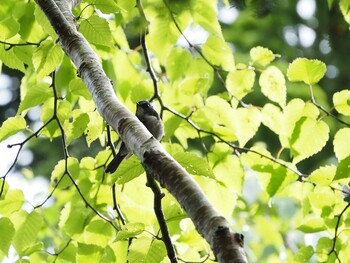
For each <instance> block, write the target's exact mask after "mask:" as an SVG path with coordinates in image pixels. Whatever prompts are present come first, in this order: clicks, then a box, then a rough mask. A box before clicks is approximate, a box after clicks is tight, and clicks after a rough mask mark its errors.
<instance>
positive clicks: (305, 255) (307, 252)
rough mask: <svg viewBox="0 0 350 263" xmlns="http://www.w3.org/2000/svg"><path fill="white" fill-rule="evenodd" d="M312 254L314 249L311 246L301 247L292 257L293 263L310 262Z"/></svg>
mask: <svg viewBox="0 0 350 263" xmlns="http://www.w3.org/2000/svg"><path fill="white" fill-rule="evenodd" d="M313 254H314V249H313V247H312V246H307V247H302V248H301V249H299V251H298V253H297V254H296V255H295V256H294V262H295V263H307V262H310V261H309V260H310V258H311V257H312V256H313Z"/></svg>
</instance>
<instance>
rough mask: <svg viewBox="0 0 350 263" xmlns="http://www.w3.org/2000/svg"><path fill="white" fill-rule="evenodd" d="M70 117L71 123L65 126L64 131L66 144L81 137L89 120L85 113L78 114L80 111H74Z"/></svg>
mask: <svg viewBox="0 0 350 263" xmlns="http://www.w3.org/2000/svg"><path fill="white" fill-rule="evenodd" d="M77 111H78V112H77ZM72 117H73V122H72V123H69V124H67V129H66V135H67V143H68V144H70V143H71V142H72V141H73V140H75V139H77V138H79V137H80V136H82V135H83V133H84V132H85V130H86V128H87V126H88V124H89V120H90V119H89V115H88V114H87V113H82V112H80V110H74V111H73V113H72Z"/></svg>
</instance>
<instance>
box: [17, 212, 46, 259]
mask: <svg viewBox="0 0 350 263" xmlns="http://www.w3.org/2000/svg"><path fill="white" fill-rule="evenodd" d="M21 220H22V223H21V224H20V225H18V226H17V225H16V224H15V225H16V233H15V236H14V240H13V246H14V247H15V248H16V251H17V252H18V253H19V254H20V255H21V254H22V252H23V251H24V250H26V249H27V248H29V247H30V246H32V245H33V243H34V242H35V240H36V237H37V235H38V233H39V230H40V229H41V225H42V223H43V219H42V218H41V216H40V215H39V214H38V213H37V212H35V211H33V212H32V213H30V214H25V212H23V214H22V219H21Z"/></svg>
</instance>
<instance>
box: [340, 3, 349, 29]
mask: <svg viewBox="0 0 350 263" xmlns="http://www.w3.org/2000/svg"><path fill="white" fill-rule="evenodd" d="M339 8H340V11H341V12H342V14H343V16H344V19H345V21H346V22H347V23H348V24H350V12H349V9H350V3H349V1H348V0H340V2H339Z"/></svg>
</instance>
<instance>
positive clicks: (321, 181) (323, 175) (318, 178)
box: [307, 166, 337, 185]
mask: <svg viewBox="0 0 350 263" xmlns="http://www.w3.org/2000/svg"><path fill="white" fill-rule="evenodd" d="M336 169H337V168H336V167H335V166H322V167H320V168H318V169H316V170H315V171H313V172H312V173H311V174H310V176H308V177H307V180H308V181H310V182H312V183H315V184H317V185H329V184H330V183H331V182H332V180H333V177H334V176H335V172H336Z"/></svg>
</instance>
